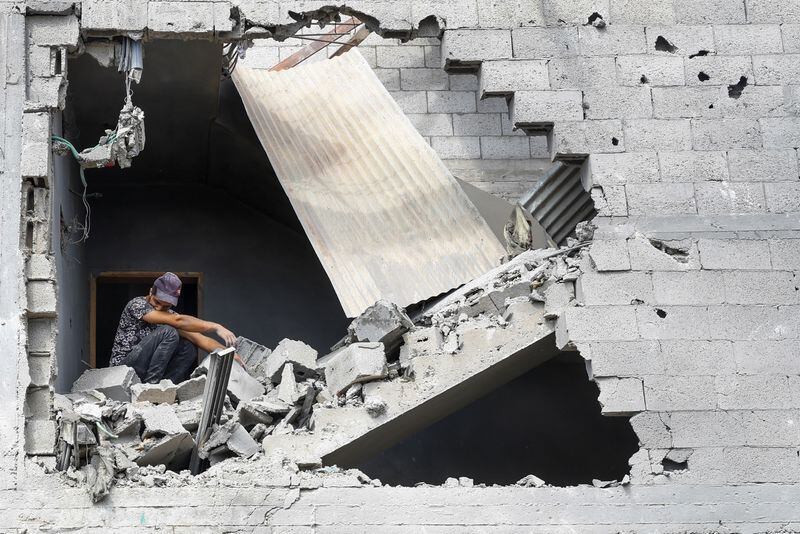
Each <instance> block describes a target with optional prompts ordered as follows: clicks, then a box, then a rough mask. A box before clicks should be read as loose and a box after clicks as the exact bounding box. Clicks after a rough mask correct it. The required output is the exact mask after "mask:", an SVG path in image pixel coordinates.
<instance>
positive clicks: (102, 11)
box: [81, 0, 250, 54]
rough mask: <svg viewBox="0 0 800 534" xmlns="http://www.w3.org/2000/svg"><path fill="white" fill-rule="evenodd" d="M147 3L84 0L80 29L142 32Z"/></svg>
mask: <svg viewBox="0 0 800 534" xmlns="http://www.w3.org/2000/svg"><path fill="white" fill-rule="evenodd" d="M147 2H148V0H84V1H83V2H82V3H81V6H82V12H81V27H82V28H83V29H84V30H85V31H88V32H104V31H110V30H116V31H121V32H125V31H143V30H144V29H145V28H146V27H147ZM249 53H250V51H248V54H249Z"/></svg>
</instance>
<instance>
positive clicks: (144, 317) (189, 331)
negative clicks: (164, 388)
mask: <svg viewBox="0 0 800 534" xmlns="http://www.w3.org/2000/svg"><path fill="white" fill-rule="evenodd" d="M181 285H182V284H181V280H180V278H178V277H177V275H175V274H173V273H164V274H163V275H162V276H160V277H159V278H158V279H157V280H156V281H155V283H154V284H153V287H152V288H151V289H150V294H149V295H147V296H146V297H136V298H134V299H132V300H131V301H130V302H128V304H127V305H126V306H125V309H124V310H122V316H121V317H120V319H119V326H118V327H117V335H116V336H115V338H114V348H113V349H112V350H111V361H110V365H127V366H130V367H133V369H134V370H135V371H136V374H137V375H138V376H139V379H140V380H141V381H142V382H144V383H150V384H156V383H158V382H159V381H161V379H163V378H166V379H169V380H172V382H173V383H175V384H177V383H179V382H183V381H184V380H186V379H187V378H189V374H190V373H191V371H192V369H193V367H194V365H195V362H196V360H197V349H198V348H199V349H202V350H204V351H206V352H211V351H213V350H215V349H218V348H223V345H221V344H220V343H218V342H217V341H215V340H214V339H212V338H210V337H207V336H204V335H203V333H205V332H215V333H216V334H217V335H218V336H219V337H220V338H222V340H223V341H224V342H225V344H226V345H227V346H229V347H230V346H233V345H234V343H235V342H236V336H235V335H234V334H233V332H231V331H230V330H228V329H227V328H225V327H224V326H222V325H220V324H217V323H212V322H210V321H203V320H202V319H198V318H197V317H192V316H191V315H181V314H178V313H175V311H174V310H172V309H170V308H171V307H172V306H175V305H176V304H178V297H179V296H180V294H181Z"/></svg>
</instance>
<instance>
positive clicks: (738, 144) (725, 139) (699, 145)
mask: <svg viewBox="0 0 800 534" xmlns="http://www.w3.org/2000/svg"><path fill="white" fill-rule="evenodd" d="M692 142H693V145H694V149H695V150H726V149H736V148H760V147H761V145H762V139H761V128H760V126H759V124H758V121H756V120H751V119H716V120H708V119H692Z"/></svg>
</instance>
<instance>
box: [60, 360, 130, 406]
mask: <svg viewBox="0 0 800 534" xmlns="http://www.w3.org/2000/svg"><path fill="white" fill-rule="evenodd" d="M140 382H141V381H140V380H139V377H138V376H136V371H134V370H133V368H131V367H128V366H126V365H117V366H114V367H104V368H102V369H88V370H86V371H84V373H83V374H82V375H81V376H80V378H78V380H76V381H75V383H74V384H72V392H73V393H80V392H84V391H90V390H97V391H99V392H100V393H102V394H104V395H105V396H106V397H108V398H111V399H114V400H117V401H121V402H128V401H130V400H131V386H132V385H133V384H138V383H140Z"/></svg>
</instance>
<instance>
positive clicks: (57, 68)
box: [53, 48, 63, 75]
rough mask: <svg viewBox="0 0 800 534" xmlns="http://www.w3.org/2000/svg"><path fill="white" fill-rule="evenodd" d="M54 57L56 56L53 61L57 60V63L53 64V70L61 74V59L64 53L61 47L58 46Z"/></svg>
mask: <svg viewBox="0 0 800 534" xmlns="http://www.w3.org/2000/svg"><path fill="white" fill-rule="evenodd" d="M53 57H54V59H53V61H54V62H55V65H54V66H53V72H54V73H55V74H56V75H59V74H61V69H62V68H61V61H62V59H63V55H62V53H61V49H60V48H56V51H55V54H53Z"/></svg>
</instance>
